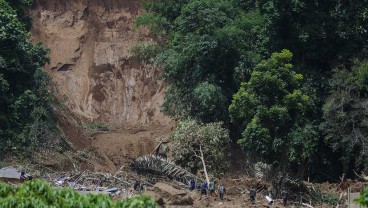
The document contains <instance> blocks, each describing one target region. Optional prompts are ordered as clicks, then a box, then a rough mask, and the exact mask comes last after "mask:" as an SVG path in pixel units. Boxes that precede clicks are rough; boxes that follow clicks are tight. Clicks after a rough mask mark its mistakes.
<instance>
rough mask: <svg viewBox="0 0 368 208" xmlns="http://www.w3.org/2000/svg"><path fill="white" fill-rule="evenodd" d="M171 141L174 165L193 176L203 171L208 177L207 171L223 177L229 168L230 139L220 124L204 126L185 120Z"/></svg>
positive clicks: (177, 128)
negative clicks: (188, 170)
mask: <svg viewBox="0 0 368 208" xmlns="http://www.w3.org/2000/svg"><path fill="white" fill-rule="evenodd" d="M170 139H171V140H172V141H173V142H174V145H173V149H172V153H173V156H174V160H175V162H176V163H177V164H179V165H181V166H182V167H186V168H189V169H190V170H191V171H192V172H194V173H195V172H197V171H198V170H200V169H203V170H204V171H205V174H207V169H208V171H209V172H210V173H212V174H214V175H220V174H222V173H223V171H224V170H225V169H226V168H227V167H228V161H227V160H228V156H229V145H230V139H229V133H228V130H227V129H225V128H223V127H222V123H221V122H217V123H208V124H202V123H199V122H197V121H195V120H183V121H181V122H180V123H179V124H178V125H177V127H176V129H175V132H174V133H173V135H171V137H170ZM206 177H207V180H208V176H207V175H206Z"/></svg>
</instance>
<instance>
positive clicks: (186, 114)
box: [0, 0, 368, 181]
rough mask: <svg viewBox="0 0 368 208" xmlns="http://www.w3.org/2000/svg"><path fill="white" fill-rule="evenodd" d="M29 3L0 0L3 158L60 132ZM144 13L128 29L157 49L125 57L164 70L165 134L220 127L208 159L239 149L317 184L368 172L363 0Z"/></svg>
mask: <svg viewBox="0 0 368 208" xmlns="http://www.w3.org/2000/svg"><path fill="white" fill-rule="evenodd" d="M31 3H32V1H31V0H0V23H1V24H0V145H1V152H0V156H2V155H4V154H5V153H9V152H12V153H17V152H18V153H25V152H27V151H30V150H32V149H35V148H40V147H42V145H46V144H47V143H48V142H51V143H52V140H55V141H56V140H58V138H59V137H60V135H61V134H59V130H58V129H57V126H56V125H55V118H54V116H53V115H54V113H53V111H54V107H53V106H54V103H55V99H54V96H53V84H52V82H51V80H50V78H49V77H48V76H47V74H46V73H45V72H44V71H43V70H42V67H43V66H44V65H45V64H46V63H47V62H48V61H49V60H48V50H47V49H45V48H44V47H42V46H41V45H40V44H33V43H32V42H31V41H30V34H29V31H30V28H31V20H30V19H29V18H28V17H27V16H26V9H27V7H28V6H30V4H31ZM143 6H144V9H145V13H144V14H143V15H142V16H140V17H139V18H138V19H137V21H136V26H137V27H142V26H145V27H148V28H150V31H151V37H153V38H154V40H155V42H154V43H152V42H150V43H147V42H142V43H140V44H137V46H135V48H134V49H133V51H134V52H135V53H136V55H137V56H138V57H139V58H140V59H141V60H142V61H145V62H147V63H149V64H153V65H155V66H157V67H162V68H163V69H164V71H163V73H162V78H163V79H164V80H165V81H166V82H167V83H168V84H169V89H168V90H167V92H166V96H165V100H164V104H163V106H162V108H163V110H164V111H165V112H166V113H167V114H169V115H171V116H173V117H176V118H184V119H186V120H184V121H183V123H182V124H179V127H180V126H181V127H183V128H182V129H181V128H178V132H176V134H173V138H175V135H182V134H183V132H180V131H183V129H184V130H186V128H188V129H190V131H192V132H194V133H197V134H195V135H196V138H197V139H201V138H204V139H206V140H207V139H208V138H209V137H208V135H202V133H203V132H204V133H205V132H208V129H211V128H214V127H216V126H217V127H218V126H219V124H221V126H220V127H218V128H221V129H218V132H220V133H221V135H220V136H218V138H220V139H221V138H223V139H224V140H226V141H221V140H219V139H217V141H216V142H217V143H213V144H211V145H214V146H216V145H218V144H221V145H223V146H226V149H224V150H225V152H224V151H223V150H221V151H217V152H218V153H219V154H220V155H215V154H214V155H211V157H213V158H229V157H228V156H231V152H232V151H234V150H235V149H241V150H242V151H243V152H244V153H245V154H246V155H247V157H248V158H250V159H252V160H253V161H262V162H265V163H268V164H271V165H272V166H273V167H274V168H275V169H276V170H277V171H281V172H288V173H290V174H292V175H294V176H297V177H300V178H305V177H311V178H313V179H314V180H331V181H335V180H338V178H339V176H341V175H342V174H343V173H345V174H347V175H348V176H353V171H355V172H360V171H365V172H366V173H368V160H367V159H368V158H367V156H368V151H367V144H366V143H367V142H368V139H367V136H368V120H367V118H366V117H367V115H368V96H367V95H368V59H367V58H368V56H367V55H368V0H363V1H357V0H344V1H343V0H309V1H307V0H284V1H279V0H258V1H257V0H155V1H151V0H146V1H145V2H144V3H143ZM193 120H195V121H193ZM184 127H185V128H184ZM214 132H216V131H215V130H214ZM199 133H201V134H199ZM228 138H230V140H231V142H230V144H229V142H228V140H229V139H228ZM209 141H210V140H209ZM182 143H183V144H192V143H191V142H182ZM41 144H42V145H41ZM192 145H193V146H195V145H196V144H195V142H194V143H193V144H192ZM203 145H204V146H205V144H203ZM211 145H209V147H210V146H211ZM57 146H60V145H57ZM230 146H231V147H230ZM208 152H211V151H208ZM226 152H227V153H228V154H226ZM183 157H187V158H188V157H189V158H190V155H189V156H188V154H187V152H183ZM181 159H182V157H181ZM216 160H217V159H216ZM181 162H183V161H181ZM183 163H185V162H183ZM209 164H210V169H211V168H212V169H213V170H220V169H223V168H224V167H225V166H224V167H220V168H216V167H215V165H214V164H212V163H211V162H209ZM224 164H225V163H222V165H224ZM191 165H192V166H191V167H190V168H191V169H192V170H195V167H194V165H193V164H191Z"/></svg>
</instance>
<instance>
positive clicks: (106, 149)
mask: <svg viewBox="0 0 368 208" xmlns="http://www.w3.org/2000/svg"><path fill="white" fill-rule="evenodd" d="M170 132H171V129H170V128H165V127H155V128H147V129H145V128H141V129H137V128H124V129H119V130H117V131H114V132H107V133H100V134H97V135H95V137H94V139H93V141H92V146H93V148H94V149H96V150H97V152H98V153H99V154H100V155H102V157H103V158H104V159H105V161H106V164H105V165H106V166H107V168H108V171H109V172H113V173H114V172H115V171H116V170H117V169H119V168H120V167H121V166H125V167H128V165H129V163H130V162H131V161H132V160H133V159H136V158H138V157H140V156H143V155H147V154H151V153H152V152H153V150H154V148H155V147H156V145H157V144H158V142H159V140H160V139H162V138H166V137H167V136H168V135H169V134H170ZM101 168H103V169H101ZM95 170H96V171H107V169H106V167H104V166H100V167H96V168H95Z"/></svg>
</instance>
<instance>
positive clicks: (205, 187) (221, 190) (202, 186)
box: [189, 179, 289, 206]
mask: <svg viewBox="0 0 368 208" xmlns="http://www.w3.org/2000/svg"><path fill="white" fill-rule="evenodd" d="M196 185H197V186H196ZM196 187H197V190H198V191H200V192H201V197H202V196H203V195H205V196H207V191H209V195H210V196H214V197H217V195H218V196H219V197H220V199H221V201H223V200H224V195H225V193H226V189H225V187H224V185H223V184H220V185H219V186H218V188H217V191H216V186H215V182H214V180H213V179H211V180H210V183H209V184H207V182H206V181H203V182H202V183H198V184H197V183H196V181H195V180H194V179H191V180H190V182H189V190H190V191H193V190H194V189H195V188H196ZM256 196H257V190H256V189H255V188H251V189H250V191H249V198H250V201H251V203H252V204H254V203H255V200H256ZM264 196H265V197H266V199H267V200H268V201H269V203H270V204H272V203H273V200H272V199H271V196H270V195H269V193H268V192H267V193H264ZM281 198H282V202H283V205H284V206H287V201H288V198H289V193H288V191H287V190H286V189H283V190H282V191H281Z"/></svg>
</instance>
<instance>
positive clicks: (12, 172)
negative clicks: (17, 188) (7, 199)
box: [0, 167, 32, 183]
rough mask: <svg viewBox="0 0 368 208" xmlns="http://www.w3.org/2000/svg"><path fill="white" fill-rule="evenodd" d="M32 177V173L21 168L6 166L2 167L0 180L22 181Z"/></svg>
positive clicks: (7, 181)
mask: <svg viewBox="0 0 368 208" xmlns="http://www.w3.org/2000/svg"><path fill="white" fill-rule="evenodd" d="M30 179H32V175H30V174H27V173H25V172H24V171H23V170H21V169H20V168H15V167H4V168H1V169H0V182H6V183H9V182H10V183H22V182H24V181H26V180H30Z"/></svg>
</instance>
